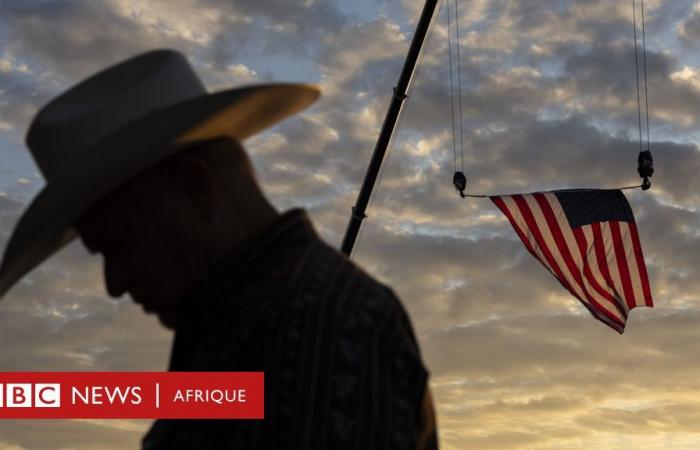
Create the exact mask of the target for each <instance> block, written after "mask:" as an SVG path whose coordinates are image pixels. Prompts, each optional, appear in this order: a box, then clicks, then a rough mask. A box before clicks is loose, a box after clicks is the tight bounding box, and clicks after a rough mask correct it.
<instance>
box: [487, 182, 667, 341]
mask: <svg viewBox="0 0 700 450" xmlns="http://www.w3.org/2000/svg"><path fill="white" fill-rule="evenodd" d="M491 200H492V201H493V202H494V203H495V204H496V206H498V208H499V209H500V210H501V211H503V213H504V214H505V215H506V216H507V217H508V220H509V221H510V223H511V225H512V226H513V228H514V229H515V232H516V233H517V234H518V236H519V237H520V240H522V241H523V244H525V247H527V249H528V251H529V252H530V253H531V254H532V255H533V256H534V257H535V258H537V259H538V260H539V261H540V262H541V263H542V264H543V265H544V266H545V267H546V268H547V270H549V271H550V272H551V273H552V275H554V276H555V277H556V278H557V279H558V280H559V281H560V282H561V284H562V285H563V286H564V287H565V288H566V289H568V290H569V292H571V294H572V295H573V296H575V297H577V298H578V299H579V300H580V301H581V303H583V305H584V306H585V307H586V308H588V310H589V311H590V312H591V314H593V316H594V317H595V318H596V319H598V320H600V321H602V322H603V323H605V324H607V325H609V326H610V327H612V328H613V329H615V330H616V331H617V332H618V333H623V332H624V330H625V324H626V322H627V315H628V314H629V311H630V310H631V309H632V308H635V307H637V306H649V307H651V306H653V302H652V299H651V288H650V287H649V278H648V276H647V270H646V266H645V265H644V256H643V255H642V246H641V244H640V243H639V234H638V233H637V225H636V224H635V222H634V216H633V214H632V209H631V208H630V206H629V203H628V202H627V199H626V198H625V196H624V195H623V194H622V192H621V191H620V190H593V189H591V190H564V191H553V192H538V193H534V194H520V195H503V196H494V197H491Z"/></svg>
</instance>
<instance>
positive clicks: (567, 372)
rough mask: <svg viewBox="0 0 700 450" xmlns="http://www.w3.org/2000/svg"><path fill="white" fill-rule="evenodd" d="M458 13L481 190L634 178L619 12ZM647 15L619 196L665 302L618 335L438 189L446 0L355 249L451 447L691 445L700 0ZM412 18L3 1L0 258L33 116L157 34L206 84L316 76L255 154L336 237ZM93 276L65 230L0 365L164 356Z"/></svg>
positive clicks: (558, 2)
mask: <svg viewBox="0 0 700 450" xmlns="http://www.w3.org/2000/svg"><path fill="white" fill-rule="evenodd" d="M450 5H451V7H452V8H453V10H452V15H451V20H452V21H453V25H454V20H455V15H454V7H455V3H454V2H453V1H450ZM457 6H458V8H459V24H460V30H459V31H460V33H459V36H456V30H454V29H452V34H451V35H452V45H453V48H452V50H453V51H455V50H456V43H457V41H458V42H459V49H460V58H461V67H460V69H461V70H460V74H459V75H460V77H459V81H460V83H461V87H462V92H461V102H462V113H463V114H462V127H461V128H462V131H463V135H462V136H463V152H462V151H461V150H460V148H459V144H458V149H457V158H456V159H457V165H458V167H459V168H461V166H462V159H463V164H464V169H465V172H466V174H467V178H468V180H469V184H468V190H469V191H470V192H472V193H480V194H481V193H487V194H506V193H519V192H532V191H539V190H547V189H559V188H578V187H590V188H604V187H605V188H607V187H618V186H626V185H630V184H635V183H638V182H639V179H638V177H637V174H636V158H637V152H638V150H639V138H638V128H637V120H638V118H637V103H636V92H635V68H634V40H633V27H632V3H631V2H630V1H627V0H625V1H617V0H614V1H611V0H546V1H545V0H519V1H518V0H472V1H463V0H462V1H459V3H458V4H457ZM645 6H646V15H647V17H646V18H647V24H646V40H647V47H648V48H647V64H648V85H649V104H650V123H651V127H650V135H651V149H652V152H653V154H654V158H655V164H656V173H655V175H654V177H653V179H652V181H653V188H652V190H651V191H648V192H641V191H630V192H629V194H628V199H629V201H630V204H631V206H632V209H633V211H634V213H635V216H636V218H637V223H638V227H639V230H640V236H641V241H642V246H643V250H644V253H645V257H646V263H647V267H648V270H649V275H650V280H651V286H652V292H653V296H654V301H655V307H654V308H653V309H649V308H640V309H636V310H634V311H633V312H632V313H631V315H630V319H629V321H628V325H627V330H626V331H625V333H624V334H623V335H618V334H617V333H616V332H614V331H613V330H611V329H610V328H608V327H606V326H605V325H603V324H602V323H600V322H598V321H596V320H594V319H593V318H592V317H591V316H590V314H589V313H588V312H587V311H586V310H585V308H584V307H583V306H582V305H581V304H580V303H579V302H578V301H577V300H576V299H574V298H572V297H570V296H569V295H568V294H567V292H566V291H565V290H563V289H562V288H561V286H560V285H559V283H558V282H557V281H556V280H555V279H554V278H553V277H552V276H551V275H550V274H549V273H548V272H547V271H546V270H545V269H544V268H543V267H542V266H540V265H539V263H538V262H537V261H536V260H535V259H534V258H532V257H531V256H530V255H529V254H528V253H527V252H526V250H525V249H524V247H523V246H522V244H521V243H520V242H519V241H518V239H517V236H516V235H515V233H514V232H513V231H512V229H511V228H510V226H509V224H508V223H507V221H506V219H505V218H504V217H502V215H501V214H500V212H499V211H498V210H497V209H496V208H495V206H493V205H492V204H491V203H490V202H489V201H488V200H485V199H470V200H462V199H460V198H459V196H458V194H457V192H456V191H455V190H454V188H453V187H452V175H453V173H454V170H455V155H454V154H453V135H452V122H451V114H450V82H449V77H450V69H449V58H448V42H449V41H448V28H447V10H446V7H447V5H446V2H444V3H442V4H441V9H440V12H439V14H438V15H437V16H436V22H435V25H434V26H433V28H432V32H431V36H430V40H429V42H428V43H427V44H426V47H425V54H424V58H423V59H422V62H421V65H420V67H419V69H418V72H417V74H416V76H415V79H414V84H413V86H412V89H411V92H410V97H409V99H408V102H407V104H406V107H405V109H404V111H403V115H402V118H401V123H400V126H399V129H398V131H397V133H396V135H395V139H394V142H393V146H392V148H391V150H390V152H389V154H388V156H387V158H386V159H385V164H384V169H383V171H382V175H381V183H380V184H379V186H378V188H377V189H376V191H375V194H374V196H373V199H372V201H371V207H370V209H369V211H368V216H369V217H368V219H367V220H366V221H365V225H364V227H363V229H362V232H361V235H360V240H359V242H358V244H357V246H356V249H355V252H354V253H353V259H354V261H355V262H357V263H358V264H359V265H361V266H362V267H363V268H365V269H366V270H367V271H369V272H370V273H371V274H372V275H374V276H375V277H377V278H378V279H380V280H381V281H382V282H385V283H387V284H389V285H391V286H392V287H393V288H394V290H395V291H396V292H397V293H398V295H399V296H400V297H401V299H402V301H403V303H404V305H405V307H406V309H407V310H408V312H409V314H410V316H411V318H412V321H413V325H414V328H415V331H416V334H417V337H418V340H419V344H420V347H421V352H422V355H423V358H424V360H425V363H426V365H427V367H428V369H429V371H430V374H431V375H430V385H431V388H432V390H433V392H434V397H435V402H436V408H437V417H438V426H439V432H440V442H441V448H444V449H448V450H457V449H484V448H488V449H503V450H511V449H513V450H516V449H517V450H533V449H538V450H539V449H591V448H605V449H630V448H638V449H650V450H651V449H665V450H673V449H696V448H700V427H699V426H698V423H700V344H699V342H700V295H699V294H698V292H700V290H699V289H698V288H700V286H699V285H700V278H699V277H698V273H697V268H698V267H700V239H699V237H700V220H699V219H700V212H699V210H698V205H699V204H700V194H699V193H700V177H699V176H698V173H700V148H699V147H698V140H699V134H698V131H697V129H698V125H699V121H700V58H699V57H698V56H697V55H698V54H700V53H698V50H699V49H700V39H699V38H700V2H695V1H690V0H673V1H666V2H662V1H660V0H648V1H647V2H645ZM421 8H422V4H421V2H419V1H410V0H380V1H376V0H372V1H370V0H361V1H357V0H355V1H348V0H346V1H338V0H255V1H253V0H225V1H224V0H200V1H195V0H168V1H155V0H154V1H148V2H143V1H136V0H100V1H97V0H64V1H53V0H15V1H12V0H0V192H1V194H0V249H3V248H4V246H5V244H6V242H7V239H8V237H9V234H10V233H11V231H12V229H13V226H14V224H15V223H16V221H17V219H18V217H19V215H20V214H21V212H22V211H23V209H24V208H25V207H26V205H27V204H28V203H29V202H30V200H31V199H32V198H33V197H34V196H35V195H36V194H37V192H39V190H40V189H41V188H42V187H43V185H44V182H43V179H42V177H41V176H40V175H39V173H38V171H37V169H36V166H35V165H34V163H33V161H32V159H31V157H30V156H29V153H28V151H27V150H26V147H25V146H24V143H23V141H24V134H25V132H26V130H27V127H28V125H29V122H30V121H31V118H32V117H33V115H34V114H35V113H36V111H37V110H38V109H39V108H40V107H41V106H42V105H44V104H45V103H46V102H48V101H49V100H50V99H51V98H52V97H53V96H55V95H57V94H59V93H60V92H62V91H63V90H65V89H67V88H69V87H70V86H72V85H73V84H75V83H77V82H79V81H80V80H82V79H83V78H85V77H86V76H88V75H90V74H92V73H93V72H95V71H97V70H99V69H101V68H103V67H106V66H108V65H110V64H111V63H114V62H117V61H119V60H122V59H125V58H127V57H129V56H132V55H134V54H137V53H139V52H142V51H146V50H150V49H153V48H163V47H167V48H175V49H178V50H180V51H182V52H183V53H185V54H186V55H187V57H188V58H189V59H190V61H191V62H192V64H193V65H194V67H195V69H196V70H197V72H198V73H199V75H200V76H201V77H202V79H203V80H204V82H205V84H206V85H207V87H208V88H209V90H210V91H216V90H221V89H226V88H229V87H234V86H239V85H244V84H251V83H263V82H269V81H303V82H313V83H318V84H319V85H320V87H321V89H322V93H323V94H322V97H321V99H320V100H319V102H318V103H317V104H315V105H314V106H313V107H312V108H310V109H308V110H306V111H305V112H303V113H302V114H299V115H297V116H295V117H293V118H291V119H289V120H287V121H285V122H283V123H281V124H279V125H277V126H275V127H273V128H270V129H269V130H267V131H266V132H264V133H262V134H260V135H258V136H255V137H253V138H251V139H249V140H247V141H245V143H244V144H245V145H246V148H247V149H248V151H249V153H250V154H251V157H252V159H253V162H254V164H255V168H256V170H257V173H258V176H259V180H260V182H261V184H262V186H263V187H264V190H265V192H266V194H267V195H268V197H269V199H270V200H271V202H272V203H273V204H274V205H275V206H276V207H277V208H278V209H279V210H281V211H282V210H286V209H289V208H292V207H295V206H301V207H304V208H306V209H307V210H308V211H309V213H310V215H311V218H312V219H313V221H314V223H315V226H316V228H317V230H318V231H319V233H320V234H321V235H322V236H323V238H324V239H326V240H327V241H328V242H329V243H331V244H332V245H335V246H338V245H339V244H340V242H341V240H342V236H343V233H344V231H345V228H346V225H347V221H348V219H349V217H350V208H351V206H352V205H353V204H354V203H355V199H356V195H357V192H358V190H359V186H360V183H361V181H362V178H363V175H364V172H365V170H366V168H367V163H368V162H369V158H370V155H371V152H372V149H373V147H374V142H375V140H376V138H377V135H378V132H379V128H380V126H381V123H382V121H383V118H384V115H385V113H386V110H387V107H388V105H389V102H390V100H391V92H392V87H393V86H394V85H395V84H396V82H397V80H398V76H399V72H400V69H401V66H402V64H403V60H404V57H405V55H406V52H407V49H408V45H409V43H410V40H411V37H412V35H413V30H414V27H415V24H416V21H417V19H418V17H419V14H420V10H421ZM456 77H457V74H456V73H454V74H453V79H454V82H455V84H456V83H457V78H456ZM455 95H458V94H455ZM455 100H458V97H455ZM457 127H458V128H459V124H457ZM457 139H458V142H459V136H458V137H457ZM462 154H463V158H462ZM101 271H102V268H101V262H100V260H99V259H98V258H95V257H91V256H90V255H89V254H88V253H87V251H86V250H85V249H84V248H83V247H82V246H81V244H79V243H77V242H76V243H73V244H71V245H69V246H67V247H66V248H64V249H63V250H61V251H60V252H59V253H57V254H56V255H54V256H53V257H52V258H50V259H49V260H47V261H46V262H45V263H44V264H42V265H41V266H40V267H38V268H37V269H36V270H34V271H33V272H31V273H30V274H29V275H28V276H26V277H25V278H24V279H23V280H22V281H21V282H20V283H19V284H18V285H17V286H16V287H15V288H14V289H13V290H11V291H10V292H9V293H8V295H7V296H6V297H5V298H4V299H3V300H2V302H0V342H2V344H3V345H2V351H1V352H0V370H3V371H10V370H12V371H15V370H48V371H59V370H61V371H63V370H86V371H88V370H89V371H92V370H134V371H136V370H165V369H166V367H167V362H168V357H169V352H170V345H171V340H172V333H170V332H168V331H166V330H164V329H163V328H162V327H161V326H160V325H159V324H158V322H157V320H156V319H154V318H153V317H151V316H146V315H144V314H143V313H142V311H141V310H140V308H138V307H137V306H135V305H133V304H131V303H130V301H129V300H128V299H127V298H123V299H119V300H113V299H110V298H108V296H107V295H106V293H105V291H104V288H103V286H102V279H101V276H102V275H101ZM149 425H150V422H149V421H131V420H111V421H107V420H80V421H4V422H0V450H23V449H32V450H33V449H46V450H48V449H51V450H58V449H79V450H82V449H92V450H100V449H133V448H136V447H137V446H138V443H139V440H140V438H141V436H142V434H143V433H144V431H145V430H146V429H147V428H148V426H149Z"/></svg>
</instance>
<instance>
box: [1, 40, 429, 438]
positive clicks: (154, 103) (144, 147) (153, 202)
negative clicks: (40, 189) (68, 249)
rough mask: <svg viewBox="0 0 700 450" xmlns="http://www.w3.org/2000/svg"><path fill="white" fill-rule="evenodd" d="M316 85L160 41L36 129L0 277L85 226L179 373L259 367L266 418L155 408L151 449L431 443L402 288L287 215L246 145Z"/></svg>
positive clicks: (51, 109)
mask: <svg viewBox="0 0 700 450" xmlns="http://www.w3.org/2000/svg"><path fill="white" fill-rule="evenodd" d="M317 96H318V91H317V88H315V87H314V86H309V85H259V86H256V87H252V88H242V89H232V90H229V91H223V92H219V93H214V94H207V93H206V91H205V90H204V88H203V86H202V85H201V83H200V82H199V80H198V79H197V78H196V75H195V74H194V72H193V71H192V69H191V68H190V67H189V65H188V64H187V62H186V60H185V59H184V57H182V56H181V55H180V54H178V53H176V52H172V51H156V52H150V53H147V54H144V55H140V56H137V57H135V58H132V59H130V60H127V61H125V62H123V63H121V64H119V65H117V66H113V67H111V68H109V69H107V70H106V71H103V72H101V73H100V74H98V75H96V76H95V77H93V78H91V79H88V80H86V81H84V82H83V83H81V84H79V85H77V86H76V87H74V88H73V89H71V90H70V91H68V92H67V93H65V94H63V95H62V96H60V97H58V98H57V99H56V100H54V101H53V102H52V103H50V104H49V105H47V106H46V107H45V108H44V109H43V110H42V111H41V112H40V113H39V114H38V115H37V118H36V119H35V120H34V122H33V124H32V127H31V128H30V131H29V134H28V138H27V142H28V146H29V148H30V150H31V151H32V154H33V156H34V158H35V160H36V161H37V163H38V165H39V167H40V168H41V169H42V172H43V173H44V175H45V176H46V178H47V181H48V183H47V187H46V189H45V191H47V192H44V193H42V194H40V195H39V196H38V197H37V199H36V200H35V202H34V203H33V204H32V205H30V207H29V208H28V210H27V212H26V213H25V216H24V217H23V218H22V220H20V223H19V225H18V226H17V229H16V230H15V234H14V235H13V237H12V238H11V240H10V244H9V245H8V249H7V251H6V254H5V257H4V260H3V265H2V269H0V293H4V292H5V291H6V290H7V289H8V288H9V287H10V286H11V285H12V284H13V283H14V282H15V281H16V280H17V279H19V278H20V277H21V276H22V275H23V274H24V273H26V271H28V270H30V269H31V268H32V267H33V266H34V265H36V264H38V263H39V262H41V260H43V259H44V258H46V257H47V256H49V255H50V254H51V253H52V252H53V251H55V250H56V249H57V248H59V247H60V245H62V244H64V243H65V242H68V241H69V240H70V239H71V238H72V237H74V236H75V235H76V233H77V234H78V235H79V236H80V238H81V239H82V241H83V243H84V244H85V246H86V247H87V248H88V249H89V250H90V251H91V252H94V253H99V254H101V255H102V257H103V259H104V276H105V284H106V288H107V291H108V292H109V294H110V295H111V296H114V297H119V296H121V295H123V294H125V293H128V294H129V295H130V296H131V298H132V299H133V300H134V301H135V302H137V303H139V304H141V305H142V306H143V308H144V310H145V311H146V312H149V313H153V314H156V315H157V316H158V318H159V319H160V321H161V323H162V324H163V325H164V326H166V327H168V328H170V329H174V330H175V339H174V343H173V348H172V354H171V360H170V368H169V369H170V370H171V371H264V372H265V419H264V420H158V421H156V422H155V423H154V425H153V427H152V428H151V430H150V431H149V432H148V434H147V435H146V437H145V438H144V441H143V448H144V449H199V450H206V449H234V448H235V449H246V450H248V449H370V448H371V449H417V448H420V449H423V448H437V440H436V432H435V426H434V413H433V410H432V400H431V398H430V393H429V390H428V385H427V378H428V373H427V371H426V369H425V367H424V365H423V363H422V360H421V356H420V353H419V350H418V345H417V343H416V339H415V336H414V333H413V331H412V328H411V324H410V321H409V318H408V316H407V315H406V312H405V310H404V308H403V307H402V305H401V303H400V301H399V300H398V299H397V297H396V296H395V295H394V293H393V292H392V291H391V289H389V288H388V287H386V286H384V285H382V284H380V283H379V282H377V281H375V280H374V279H373V278H371V277H370V276H369V275H367V274H366V273H364V272H363V271H362V270H361V269H359V268H358V267H357V266H355V265H354V264H353V263H352V262H350V261H349V260H348V259H347V258H346V257H345V256H343V255H342V254H341V253H339V252H338V251H337V250H335V249H334V248H332V247H330V246H328V245H327V244H325V243H324V242H323V241H322V240H321V239H320V238H319V237H318V235H317V234H316V232H315V231H314V228H313V226H312V225H311V223H310V221H309V218H308V216H307V214H306V213H305V212H304V211H303V210H301V209H294V210H291V211H288V212H286V213H284V214H279V213H278V212H277V211H276V210H275V209H274V208H273V207H272V206H271V205H270V203H269V202H268V201H267V199H266V198H265V196H264V195H263V193H262V191H261V189H260V188H259V186H258V183H257V181H256V178H255V174H254V171H253V168H252V165H251V163H250V160H249V158H248V155H247V154H246V152H245V150H244V149H243V147H242V145H241V144H240V141H241V140H242V139H244V138H246V137H248V136H250V135H252V134H254V133H256V132H258V131H260V130H262V129H263V128H265V127H267V126H269V125H272V124H273V123H275V122H277V121H279V120H281V119H282V118H284V117H286V116H288V115H290V114H292V113H294V112H296V111H298V110H300V109H302V108H304V107H306V106H307V105H308V104H310V103H311V102H313V100H315V98H316V97H317ZM125 116H126V117H125ZM290 151H293V150H291V149H290ZM68 177H72V178H71V179H67V178H68ZM42 196H43V197H42ZM71 196H72V197H71ZM47 199H48V200H47ZM56 211H59V213H58V216H59V217H57V213H56ZM42 219H43V221H44V222H43V225H40V222H37V221H41V220H42ZM39 230H41V231H42V234H41V236H40V234H39V233H37V231H39ZM32 232H34V233H35V235H34V237H35V239H34V240H32Z"/></svg>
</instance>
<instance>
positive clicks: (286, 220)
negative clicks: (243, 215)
mask: <svg viewBox="0 0 700 450" xmlns="http://www.w3.org/2000/svg"><path fill="white" fill-rule="evenodd" d="M314 238H318V235H317V233H316V231H315V230H314V227H313V225H312V223H311V221H310V220H309V216H308V214H307V213H306V211H305V210H303V209H299V208H296V209H291V210H289V211H287V212H285V213H284V214H281V215H280V216H279V217H278V218H277V219H275V221H274V222H273V223H272V224H271V225H270V226H269V227H267V228H266V229H264V230H262V231H260V232H258V233H256V234H255V235H253V236H251V237H250V238H248V239H246V240H244V241H243V242H242V243H241V244H240V245H238V246H237V247H236V248H235V249H234V250H233V251H232V252H231V253H230V254H229V255H227V256H226V257H224V258H223V260H222V261H221V262H220V263H219V264H217V266H216V267H215V268H214V269H213V270H212V271H211V273H210V275H209V276H207V278H206V279H205V280H204V281H203V282H202V283H201V284H200V285H199V286H198V287H197V288H196V289H195V290H194V291H192V292H191V293H189V294H187V295H185V296H184V297H183V298H181V299H180V310H179V315H180V320H179V324H178V329H179V328H180V327H181V325H183V323H184V322H187V321H189V320H190V319H191V318H193V317H196V316H198V315H199V314H198V312H200V311H201V310H202V309H204V308H206V306H207V304H208V303H209V302H210V301H212V299H213V298H214V297H216V295H217V294H218V293H219V292H220V291H221V289H222V288H223V287H224V285H225V284H228V283H230V282H231V281H232V280H233V279H235V278H238V277H240V276H241V274H242V273H244V272H247V270H248V269H250V268H251V267H253V266H254V265H255V264H256V263H257V262H259V261H260V259H261V257H262V256H264V255H266V254H267V253H268V252H270V251H272V250H275V249H279V247H280V246H282V245H284V244H285V243H288V242H291V241H298V240H302V241H308V240H311V239H314Z"/></svg>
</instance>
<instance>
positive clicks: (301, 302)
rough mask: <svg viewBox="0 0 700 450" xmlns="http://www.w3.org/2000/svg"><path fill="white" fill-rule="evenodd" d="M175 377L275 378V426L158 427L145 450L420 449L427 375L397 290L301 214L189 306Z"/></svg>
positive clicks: (177, 345) (218, 274)
mask: <svg viewBox="0 0 700 450" xmlns="http://www.w3.org/2000/svg"><path fill="white" fill-rule="evenodd" d="M182 309H183V310H184V311H183V314H182V317H183V320H182V322H181V323H180V324H179V325H178V327H177V331H176V333H175V339H174V341H173V349H172V354H171V361H170V370H171V371H264V372H265V419H264V420H158V421H156V422H155V423H154V425H153V427H152V428H151V430H150V431H149V432H148V433H147V435H146V436H145V437H144V439H143V449H144V450H152V449H158V450H160V449H200V450H207V449H224V448H225V449H246V450H255V449H269V450H272V449H290V450H292V449H299V450H301V449H357V450H371V449H375V450H384V449H413V448H414V447H415V442H416V438H417V433H418V418H419V413H420V406H421V399H422V396H423V392H424V390H425V387H426V383H427V377H428V372H427V370H426V368H425V366H424V364H423V363H422V360H421V356H420V353H419V349H418V345H417V342H416V339H415V336H414V333H413V330H412V327H411V323H410V321H409V318H408V316H407V314H406V311H405V310H404V308H403V306H402V305H401V303H400V301H399V300H398V298H397V297H396V295H394V293H393V292H392V290H391V289H390V288H388V287H386V286H384V285H382V284H380V283H379V282H377V281H376V280H374V279H373V278H372V277H370V276H369V275H367V274H366V273H365V272H363V271H362V270H361V269H359V268H358V267H357V266H356V265H354V264H353V263H352V262H350V261H349V260H348V259H347V258H346V257H345V256H344V255H342V254H341V253H339V252H338V251H337V250H335V249H334V248H332V247H330V246H329V245H327V244H326V243H324V242H323V241H322V240H321V239H320V238H319V237H318V235H317V234H316V232H315V231H314V229H313V227H312V225H311V223H310V221H309V219H308V216H307V215H306V213H305V212H304V211H303V210H300V209H296V210H291V211H289V212H287V213H285V214H283V215H282V216H280V217H279V219H278V220H277V221H276V222H275V223H274V225H273V226H272V227H271V228H270V229H269V230H267V231H266V232H264V233H262V234H261V235H260V236H258V237H256V238H255V239H253V240H252V241H250V242H247V243H245V244H243V245H242V246H241V247H240V248H239V249H238V250H237V251H236V252H235V253H234V254H232V255H231V256H230V257H228V259H226V260H225V261H224V262H223V263H222V265H221V266H220V267H219V269H218V270H217V271H215V272H214V273H213V274H212V275H211V276H210V277H209V278H208V279H207V281H206V282H205V284H204V285H203V286H201V287H200V288H199V289H198V290H196V291H195V292H194V293H193V294H192V295H190V296H188V297H187V298H186V299H185V301H183V307H182Z"/></svg>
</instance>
